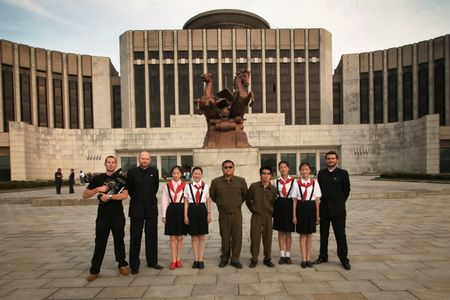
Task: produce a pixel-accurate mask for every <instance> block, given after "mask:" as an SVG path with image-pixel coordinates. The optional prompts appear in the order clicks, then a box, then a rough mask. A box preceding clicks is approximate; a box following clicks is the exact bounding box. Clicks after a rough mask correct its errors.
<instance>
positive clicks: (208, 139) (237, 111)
mask: <svg viewBox="0 0 450 300" xmlns="http://www.w3.org/2000/svg"><path fill="white" fill-rule="evenodd" d="M202 80H203V82H205V89H204V91H203V96H202V97H201V98H199V99H196V100H194V102H195V104H196V112H197V113H198V114H204V115H205V117H206V122H207V125H208V131H207V133H206V136H205V140H204V143H203V148H209V149H214V148H248V147H250V145H249V143H248V140H247V135H246V134H245V132H244V114H245V111H246V108H247V105H249V104H250V106H251V105H252V104H253V102H254V97H253V93H252V92H251V91H250V92H247V87H248V85H249V83H250V71H247V70H242V71H240V72H238V73H236V76H235V78H234V89H233V92H231V91H230V90H229V89H223V90H222V91H220V92H218V93H217V94H215V95H213V92H212V91H213V86H212V74H211V73H207V74H203V75H202Z"/></svg>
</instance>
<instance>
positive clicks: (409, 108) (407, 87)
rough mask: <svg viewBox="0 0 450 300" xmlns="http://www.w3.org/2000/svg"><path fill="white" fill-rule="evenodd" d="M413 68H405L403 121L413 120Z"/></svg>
mask: <svg viewBox="0 0 450 300" xmlns="http://www.w3.org/2000/svg"><path fill="white" fill-rule="evenodd" d="M412 112H413V105H412V68H411V66H407V67H403V120H404V121H408V120H412Z"/></svg>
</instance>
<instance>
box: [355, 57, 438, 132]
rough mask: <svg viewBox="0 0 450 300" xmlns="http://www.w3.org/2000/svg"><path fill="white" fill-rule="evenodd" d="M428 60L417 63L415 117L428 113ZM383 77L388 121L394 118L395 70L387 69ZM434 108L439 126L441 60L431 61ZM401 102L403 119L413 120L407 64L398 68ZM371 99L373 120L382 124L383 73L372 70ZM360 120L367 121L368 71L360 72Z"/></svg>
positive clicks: (395, 118) (396, 107) (396, 89)
mask: <svg viewBox="0 0 450 300" xmlns="http://www.w3.org/2000/svg"><path fill="white" fill-rule="evenodd" d="M428 72H429V69H428V63H424V64H420V65H419V68H418V83H417V84H418V93H419V97H418V100H419V103H418V112H419V117H422V116H424V115H427V114H428V113H429V84H430V83H429V82H428V78H429V77H428V76H429V74H428ZM387 73H388V80H387V84H388V86H387V96H388V99H387V105H388V107H387V111H388V122H397V121H398V102H397V99H398V89H399V87H398V85H397V83H398V73H397V69H389V70H388V72H387ZM433 75H434V111H435V113H438V114H439V115H440V123H441V125H444V124H445V61H444V59H439V60H435V61H434V74H433ZM400 88H401V89H402V92H403V93H402V94H403V98H402V102H403V120H404V121H408V120H412V119H413V71H412V67H411V66H405V67H403V69H402V86H401V87H400ZM373 98H374V115H373V119H374V122H375V123H383V110H384V107H383V72H382V71H376V72H374V73H373ZM360 120H361V123H362V124H367V123H369V120H370V116H369V73H367V72H365V73H360Z"/></svg>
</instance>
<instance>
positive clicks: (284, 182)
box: [278, 177, 294, 198]
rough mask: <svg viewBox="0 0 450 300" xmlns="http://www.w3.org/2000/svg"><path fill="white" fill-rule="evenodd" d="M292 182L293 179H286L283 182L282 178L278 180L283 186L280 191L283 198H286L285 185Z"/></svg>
mask: <svg viewBox="0 0 450 300" xmlns="http://www.w3.org/2000/svg"><path fill="white" fill-rule="evenodd" d="M292 181H294V178H292V177H291V178H287V179H286V181H283V178H280V179H278V182H279V183H280V184H281V185H282V186H283V188H282V189H281V193H282V194H283V197H284V198H287V196H288V195H287V191H286V184H288V183H290V182H292Z"/></svg>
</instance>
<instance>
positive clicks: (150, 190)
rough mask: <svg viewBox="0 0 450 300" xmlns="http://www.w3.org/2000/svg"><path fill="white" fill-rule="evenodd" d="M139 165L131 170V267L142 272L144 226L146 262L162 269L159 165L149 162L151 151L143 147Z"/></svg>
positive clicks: (136, 272)
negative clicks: (159, 248)
mask: <svg viewBox="0 0 450 300" xmlns="http://www.w3.org/2000/svg"><path fill="white" fill-rule="evenodd" d="M138 161H139V166H137V167H135V168H132V169H130V170H128V174H127V175H128V176H127V177H128V193H129V195H130V208H129V214H128V215H129V217H130V268H131V274H138V273H139V266H140V260H139V253H140V251H141V240H142V230H143V229H144V226H145V257H146V259H147V266H148V267H150V268H154V269H162V266H160V265H159V264H158V199H157V198H156V193H157V192H158V187H159V176H158V169H157V168H155V167H152V166H150V153H148V152H147V151H142V152H141V153H139V156H138Z"/></svg>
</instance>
